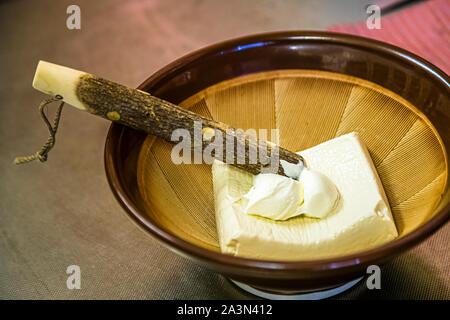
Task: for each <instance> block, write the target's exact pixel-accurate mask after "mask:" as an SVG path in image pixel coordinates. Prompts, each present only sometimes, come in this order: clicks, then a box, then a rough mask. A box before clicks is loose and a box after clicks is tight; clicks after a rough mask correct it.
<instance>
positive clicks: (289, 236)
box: [212, 133, 398, 260]
mask: <svg viewBox="0 0 450 320" xmlns="http://www.w3.org/2000/svg"><path fill="white" fill-rule="evenodd" d="M300 154H301V155H302V156H303V157H304V158H305V160H306V163H307V164H308V167H309V168H311V169H313V170H314V171H317V172H320V173H322V174H323V175H324V176H326V177H328V178H329V179H330V180H331V181H332V182H333V183H334V185H335V186H336V188H337V189H338V190H339V193H340V199H339V201H338V202H337V207H336V208H335V209H334V210H333V211H332V212H331V214H329V215H328V216H327V217H325V218H323V219H315V218H310V217H305V216H300V217H294V218H291V219H289V220H286V221H274V220H270V219H266V218H262V217H258V216H255V215H249V214H246V213H245V212H244V206H245V201H243V200H242V198H243V196H244V195H245V194H247V193H248V192H249V190H250V189H251V187H252V186H253V176H252V175H250V174H248V173H246V172H244V171H242V170H239V169H236V168H234V167H232V166H229V165H226V164H224V163H222V162H219V161H216V162H214V164H213V167H212V172H213V184H214V197H215V212H216V222H217V230H218V235H219V242H220V247H221V250H222V252H224V253H227V254H231V255H236V256H243V257H251V258H257V259H279V260H305V259H306V260H307V259H316V258H324V257H333V256H339V255H344V254H349V253H353V252H357V251H361V250H365V249H369V248H373V247H375V246H379V245H381V244H383V243H386V242H388V241H391V240H392V239H394V238H396V237H397V235H398V234H397V230H396V227H395V224H394V220H393V218H392V214H391V211H390V208H389V204H388V200H387V198H386V195H385V193H384V190H383V187H382V185H381V182H380V179H379V178H378V175H377V172H376V170H375V167H374V166H373V163H372V160H371V158H370V155H369V153H368V151H367V149H366V148H365V146H364V145H363V143H362V142H361V140H360V139H359V138H358V136H357V134H356V133H350V134H347V135H344V136H341V137H338V138H335V139H333V140H330V141H327V142H324V143H322V144H320V145H318V146H315V147H312V148H310V149H307V150H305V151H302V152H300ZM304 192H305V198H306V196H307V195H306V192H307V191H306V189H305V190H304ZM319 202H320V201H319ZM319 202H317V203H319ZM311 203H312V202H311ZM303 209H305V211H308V210H310V209H307V208H303Z"/></svg>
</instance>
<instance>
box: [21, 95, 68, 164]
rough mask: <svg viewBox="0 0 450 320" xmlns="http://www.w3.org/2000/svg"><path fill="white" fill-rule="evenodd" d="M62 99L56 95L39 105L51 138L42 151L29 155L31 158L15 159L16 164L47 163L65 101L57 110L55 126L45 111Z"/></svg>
mask: <svg viewBox="0 0 450 320" xmlns="http://www.w3.org/2000/svg"><path fill="white" fill-rule="evenodd" d="M62 99H63V97H61V96H60V95H56V96H54V97H51V98H49V99H46V100H44V101H42V102H41V103H40V104H39V112H40V114H41V118H42V119H43V120H44V122H45V124H46V125H47V128H48V131H49V137H48V139H47V142H46V143H45V144H44V145H43V146H42V147H41V149H40V150H39V151H37V152H36V153H34V154H32V155H29V156H25V157H17V158H15V159H14V163H15V164H23V163H28V162H31V161H34V160H39V161H40V162H45V161H47V158H48V153H49V152H50V150H51V149H52V148H53V146H54V145H55V137H56V132H57V131H58V125H59V119H60V118H61V111H62V108H63V106H64V101H62V102H61V104H60V105H59V106H58V109H57V110H56V115H55V119H54V120H53V125H52V124H51V123H50V121H49V120H48V118H47V115H46V114H45V110H44V109H45V107H46V106H47V105H49V104H50V103H52V102H55V101H59V100H62Z"/></svg>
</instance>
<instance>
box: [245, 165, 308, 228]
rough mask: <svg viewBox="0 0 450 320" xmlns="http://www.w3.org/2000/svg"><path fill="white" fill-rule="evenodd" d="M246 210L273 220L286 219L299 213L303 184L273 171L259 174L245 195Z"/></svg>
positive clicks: (248, 212)
mask: <svg viewBox="0 0 450 320" xmlns="http://www.w3.org/2000/svg"><path fill="white" fill-rule="evenodd" d="M243 199H245V200H246V201H243V202H242V204H243V205H244V212H245V213H247V214H255V215H258V216H261V217H265V218H269V219H273V220H286V219H289V218H291V217H293V216H296V215H298V213H297V210H298V209H299V207H300V205H301V204H302V202H303V188H302V184H301V183H300V182H298V181H296V180H293V179H290V178H286V177H283V176H280V175H278V174H273V173H264V174H258V175H256V176H254V178H253V187H251V188H250V191H249V192H248V193H247V194H245V195H244V196H243Z"/></svg>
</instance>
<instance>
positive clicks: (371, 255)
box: [104, 31, 450, 272]
mask: <svg viewBox="0 0 450 320" xmlns="http://www.w3.org/2000/svg"><path fill="white" fill-rule="evenodd" d="M289 40H291V41H292V40H295V41H300V40H315V41H325V42H332V43H337V44H341V45H342V44H343V45H350V46H357V47H363V48H365V49H370V50H374V51H376V52H379V53H383V54H387V55H394V56H397V57H399V58H400V59H403V60H408V61H409V62H410V63H412V64H414V65H415V66H416V67H417V68H420V69H422V71H424V72H426V73H427V74H428V75H429V76H430V77H432V78H434V79H435V80H437V81H439V82H441V83H443V84H444V85H446V86H447V87H450V84H449V83H450V78H449V76H448V75H447V74H445V73H444V72H443V71H442V70H440V69H439V68H438V67H436V66H435V65H433V64H431V63H430V62H427V61H426V60H424V59H422V58H420V57H419V56H417V55H415V54H413V53H410V52H408V51H406V50H404V49H402V48H399V47H396V46H394V45H391V44H388V43H384V42H381V41H377V40H373V39H369V38H364V37H359V36H355V35H349V34H343V33H336V32H328V31H282V32H269V33H259V34H254V35H248V36H244V37H239V38H234V39H231V40H226V41H223V42H219V43H216V44H212V45H209V46H206V47H204V48H201V49H199V50H196V51H193V52H191V53H188V54H187V55H185V56H182V57H181V58H179V59H177V60H175V61H173V62H172V63H170V64H168V65H166V66H165V67H163V68H161V69H160V70H159V71H157V72H155V73H154V74H153V75H151V76H150V77H149V78H147V79H146V80H145V81H144V82H143V83H142V84H141V85H140V86H139V87H138V89H144V88H148V87H149V86H150V87H155V86H156V85H157V84H158V83H164V81H165V80H166V79H167V78H168V77H171V76H173V75H174V74H175V73H176V72H177V71H180V70H182V69H183V68H185V67H187V66H188V65H189V64H190V63H191V62H193V61H196V60H197V59H201V58H202V57H204V56H206V55H210V54H213V53H215V52H220V51H224V50H228V49H230V48H233V47H236V46H242V45H248V44H252V43H259V42H261V41H264V42H271V41H289ZM124 129H125V127H123V126H121V125H119V124H115V123H112V124H111V126H110V128H109V131H108V134H107V138H106V142H105V149H104V164H105V171H106V176H107V180H108V183H109V185H110V188H111V190H112V192H113V194H114V196H115V198H116V199H117V201H118V202H119V203H120V205H121V206H122V208H123V209H124V210H125V212H126V213H127V215H128V216H129V217H130V218H131V219H132V220H133V221H134V222H136V223H137V225H138V226H139V227H141V229H143V230H144V231H146V233H147V234H148V233H150V234H151V235H152V236H153V237H155V238H157V239H158V240H160V241H161V242H162V243H163V244H165V245H167V246H168V247H169V249H172V250H174V251H176V252H178V253H180V254H182V255H187V256H189V257H193V258H196V259H198V260H201V261H203V262H207V263H209V264H215V265H218V266H219V265H220V266H222V267H224V266H228V267H232V268H239V269H241V270H242V268H246V269H253V270H259V271H267V270H283V271H306V272H307V271H309V272H311V271H321V270H329V269H335V270H336V269H342V268H346V267H352V266H355V265H358V264H363V265H370V264H376V263H381V262H383V261H386V260H387V259H389V258H392V257H394V256H395V255H398V254H399V253H401V252H403V251H405V250H407V249H410V248H412V247H413V246H415V245H417V244H418V243H419V242H421V241H422V240H424V239H425V238H427V237H429V236H431V235H432V234H433V233H434V232H436V231H437V230H438V229H439V228H440V227H442V226H443V225H444V224H445V223H446V222H447V221H448V220H449V219H450V204H447V205H446V206H445V207H443V208H442V209H441V210H440V211H439V212H438V213H436V214H435V216H434V217H432V218H431V219H430V220H428V221H427V222H426V223H425V224H423V225H422V226H420V227H418V228H417V229H415V230H413V231H411V232H410V233H408V234H406V235H405V236H403V237H401V238H397V239H395V240H393V241H390V242H388V243H386V244H384V245H381V246H378V247H375V248H373V249H369V250H365V251H361V252H357V253H352V254H349V255H345V256H339V257H334V258H324V259H314V260H296V261H282V260H260V259H252V258H244V257H235V256H231V255H226V254H223V253H220V252H215V251H212V250H209V249H206V248H203V247H200V246H198V245H195V244H193V243H191V242H188V241H186V240H184V239H182V238H180V237H178V236H175V235H173V234H171V233H169V232H167V231H165V230H164V229H162V228H160V227H158V226H157V225H156V224H153V223H151V221H149V220H148V219H146V215H145V214H143V213H142V212H141V211H140V210H139V209H138V208H137V206H136V205H135V203H134V202H133V201H132V200H131V199H130V198H129V197H128V196H127V193H126V192H125V190H124V188H123V186H122V184H121V182H120V179H119V176H118V173H117V170H116V168H117V163H116V160H115V157H114V154H115V150H116V148H117V142H118V141H119V139H120V137H121V135H122V134H123V130H124ZM444 152H445V150H444ZM447 170H448V168H447ZM448 187H449V181H447V183H446V188H445V189H444V193H445V192H446V190H447V189H448Z"/></svg>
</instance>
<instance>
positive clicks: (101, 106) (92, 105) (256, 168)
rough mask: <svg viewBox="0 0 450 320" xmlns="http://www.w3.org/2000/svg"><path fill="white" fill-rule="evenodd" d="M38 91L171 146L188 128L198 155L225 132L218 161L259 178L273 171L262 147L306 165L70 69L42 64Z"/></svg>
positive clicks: (285, 155)
mask: <svg viewBox="0 0 450 320" xmlns="http://www.w3.org/2000/svg"><path fill="white" fill-rule="evenodd" d="M33 87H34V88H36V89H38V90H40V91H42V92H44V93H47V94H50V95H60V96H62V98H63V100H64V101H65V102H67V103H69V104H71V105H73V106H74V107H77V108H79V109H82V110H85V111H88V112H90V113H92V114H95V115H98V116H101V117H103V118H105V119H108V120H111V121H114V122H117V123H120V124H122V125H125V126H128V127H131V128H133V129H136V130H141V131H144V132H146V133H148V134H151V135H154V136H157V137H159V138H162V139H164V140H166V141H168V142H171V143H174V141H172V139H171V138H172V133H173V131H174V130H175V129H180V128H183V129H186V130H188V131H189V133H190V137H191V138H192V141H191V144H190V145H191V147H192V148H191V149H193V151H196V152H203V150H204V149H205V148H206V147H208V146H209V145H210V144H211V143H213V141H214V139H213V138H212V137H213V136H215V133H216V132H217V131H216V130H219V131H220V132H221V133H222V136H223V139H222V141H223V145H222V150H224V151H223V152H221V153H218V154H215V153H212V156H213V157H214V158H215V159H217V160H220V161H223V162H226V163H228V164H232V165H234V166H236V167H238V168H240V169H243V170H245V171H248V172H250V173H252V174H258V173H260V172H261V169H262V168H264V167H266V168H267V167H269V166H270V164H268V163H267V162H266V161H264V160H263V159H260V157H259V154H260V153H259V152H260V150H259V149H260V148H262V147H263V148H265V150H264V151H265V154H266V155H267V157H270V155H272V152H276V148H278V154H279V156H278V159H277V161H279V160H285V161H287V162H289V163H294V164H297V163H298V162H299V161H303V158H302V157H301V156H300V155H298V154H296V153H293V152H291V151H289V150H286V149H284V148H281V147H278V146H276V145H274V144H272V143H270V142H269V143H266V142H264V141H258V140H256V139H254V138H251V137H249V136H245V137H243V136H242V135H239V133H238V132H237V131H236V130H234V129H233V128H232V127H230V126H228V125H226V124H224V123H221V122H218V121H214V120H211V119H208V118H205V117H203V116H200V115H198V114H196V113H194V112H191V111H189V110H186V109H183V108H181V107H179V106H177V105H175V104H172V103H170V102H168V101H165V100H162V99H159V98H157V97H154V96H152V95H150V94H148V93H146V92H143V91H141V90H137V89H132V88H128V87H126V86H123V85H120V84H118V83H115V82H112V81H109V80H105V79H102V78H99V77H96V76H94V75H92V74H88V73H85V72H81V71H77V70H74V69H70V68H67V67H63V66H59V65H55V64H52V63H48V62H45V61H40V62H39V65H38V67H37V70H36V74H35V77H34V80H33ZM196 121H199V122H201V126H202V128H203V130H202V134H203V136H202V139H201V143H200V144H197V145H196V144H195V143H194V137H195V134H196V132H195V130H194V128H195V122H196ZM199 122H197V124H198V123H199ZM197 136H198V135H197ZM227 139H228V141H231V140H232V141H234V146H235V148H233V150H232V151H233V152H232V154H231V152H230V153H229V154H228V157H227V153H226V152H225V150H226V141H227ZM197 141H198V140H197ZM175 142H176V141H175ZM242 144H244V145H242ZM237 145H240V146H241V148H240V149H239V148H237V147H236V146H237ZM236 150H245V161H237V160H238V158H237V153H236ZM252 154H256V155H258V157H257V159H254V158H250V157H251V156H250V155H252ZM230 159H232V163H230V161H229V160H230ZM226 160H228V161H226ZM250 160H253V161H250ZM255 160H256V163H255ZM239 162H240V163H239ZM242 162H244V163H242ZM252 162H253V163H252ZM275 167H276V168H277V169H278V171H277V173H278V174H281V175H285V173H284V170H283V167H282V166H281V165H279V162H278V163H277V165H276V166H275Z"/></svg>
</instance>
